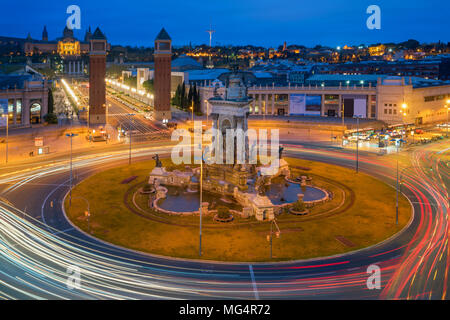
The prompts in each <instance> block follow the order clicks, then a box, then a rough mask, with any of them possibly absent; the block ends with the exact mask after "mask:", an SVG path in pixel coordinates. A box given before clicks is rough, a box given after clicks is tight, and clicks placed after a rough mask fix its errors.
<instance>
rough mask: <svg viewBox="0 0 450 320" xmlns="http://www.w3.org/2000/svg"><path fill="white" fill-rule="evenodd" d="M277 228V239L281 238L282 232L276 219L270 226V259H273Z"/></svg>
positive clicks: (268, 238) (268, 237)
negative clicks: (274, 236) (274, 238)
mask: <svg viewBox="0 0 450 320" xmlns="http://www.w3.org/2000/svg"><path fill="white" fill-rule="evenodd" d="M274 225H275V227H276V228H277V230H278V231H277V232H276V233H275V235H276V237H277V239H278V238H280V235H281V231H280V228H279V227H278V224H277V220H276V219H275V218H274V219H273V220H272V222H271V224H270V234H269V235H268V236H267V240H268V241H269V242H270V259H272V239H273V226H274Z"/></svg>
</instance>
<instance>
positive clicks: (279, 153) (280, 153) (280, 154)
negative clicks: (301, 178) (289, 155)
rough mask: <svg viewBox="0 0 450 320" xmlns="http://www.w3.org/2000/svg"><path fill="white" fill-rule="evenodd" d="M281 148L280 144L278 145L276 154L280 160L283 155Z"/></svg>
mask: <svg viewBox="0 0 450 320" xmlns="http://www.w3.org/2000/svg"><path fill="white" fill-rule="evenodd" d="M283 150H284V148H283V147H282V146H280V148H279V149H278V156H279V159H280V160H281V158H282V157H283Z"/></svg>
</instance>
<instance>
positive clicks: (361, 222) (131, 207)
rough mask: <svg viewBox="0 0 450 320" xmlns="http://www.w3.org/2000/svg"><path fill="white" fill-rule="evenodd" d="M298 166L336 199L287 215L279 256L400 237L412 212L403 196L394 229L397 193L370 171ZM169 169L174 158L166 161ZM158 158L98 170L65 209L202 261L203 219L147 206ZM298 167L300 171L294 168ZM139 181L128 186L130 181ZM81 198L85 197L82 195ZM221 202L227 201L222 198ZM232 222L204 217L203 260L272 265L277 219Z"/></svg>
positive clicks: (99, 233) (114, 236)
mask: <svg viewBox="0 0 450 320" xmlns="http://www.w3.org/2000/svg"><path fill="white" fill-rule="evenodd" d="M286 160H287V161H288V163H289V165H290V166H291V167H299V168H310V169H311V170H310V171H308V172H306V174H307V175H309V176H312V177H313V184H314V185H315V186H317V187H320V188H323V189H326V190H328V191H330V192H331V193H332V194H333V198H332V200H331V201H328V202H325V203H323V204H320V205H317V206H315V207H313V208H311V209H310V213H309V214H308V215H306V216H294V215H291V214H288V213H282V214H281V215H279V216H278V217H277V222H278V225H279V227H280V229H281V235H280V237H279V238H276V237H275V236H274V239H273V259H272V260H271V261H286V260H296V259H309V258H315V257H323V256H330V255H335V254H341V253H345V252H348V251H352V250H357V249H360V248H364V247H368V246H371V245H374V244H376V243H379V242H381V241H383V240H385V239H387V238H389V237H390V236H392V235H394V234H395V233H397V232H399V231H400V230H401V229H402V228H403V227H404V226H405V225H406V224H407V223H408V221H409V220H410V217H411V214H412V209H411V206H410V204H409V202H408V201H407V199H406V198H405V197H404V196H403V195H400V197H399V212H400V214H399V224H398V226H397V225H395V190H394V189H393V188H391V187H389V186H388V185H386V184H385V183H383V182H381V181H379V180H377V179H375V178H373V177H371V176H369V175H366V174H364V173H359V174H355V172H354V170H350V169H347V168H343V167H338V166H335V165H330V164H325V163H320V162H313V161H306V160H300V159H293V158H287V159H286ZM162 162H163V166H170V165H171V163H170V160H163V161H162ZM153 167H154V161H144V162H139V163H135V164H132V165H131V166H128V165H127V166H122V167H117V168H114V169H109V170H106V171H103V172H100V173H97V174H95V175H93V176H91V177H89V178H87V179H85V180H84V181H82V182H81V183H80V184H78V185H77V186H75V187H74V189H73V191H72V196H73V200H72V206H71V207H69V203H68V197H67V198H66V202H65V204H64V206H65V210H66V214H67V216H68V218H69V219H70V220H71V221H72V222H73V223H74V224H75V225H76V226H78V227H79V228H80V229H82V230H84V231H86V232H87V230H88V223H87V220H86V217H85V214H84V212H85V211H86V202H85V201H84V200H82V199H80V198H79V197H83V198H86V199H87V200H88V201H89V203H90V212H91V216H90V231H91V235H92V236H94V237H97V238H99V239H102V240H104V241H107V242H110V243H113V244H116V245H119V246H123V247H126V248H130V249H133V250H138V251H143V252H148V253H153V254H158V255H164V256H171V257H177V258H188V259H199V255H198V244H199V228H198V224H199V217H198V215H193V216H185V217H180V216H169V215H166V214H164V213H160V212H156V211H154V210H153V209H151V208H149V206H148V195H141V194H140V193H139V192H138V190H139V188H140V187H142V186H143V185H144V183H146V182H147V180H148V176H149V173H150V171H151V170H152V169H153ZM294 170H296V169H294ZM133 176H137V178H136V179H135V180H133V181H131V182H129V183H122V182H123V181H124V180H126V179H128V178H130V177H133ZM77 197H78V198H77ZM219 197H220V196H219ZM234 218H235V219H234V220H233V221H232V222H230V223H220V222H215V221H213V218H212V216H206V217H203V226H204V228H203V237H202V238H203V240H202V247H203V255H202V257H201V259H205V260H217V261H230V262H231V261H234V262H262V261H269V260H270V244H269V242H268V241H267V235H268V234H269V232H270V222H268V221H265V222H259V221H256V219H255V218H254V217H251V218H248V219H243V218H241V217H239V216H236V215H235V216H234Z"/></svg>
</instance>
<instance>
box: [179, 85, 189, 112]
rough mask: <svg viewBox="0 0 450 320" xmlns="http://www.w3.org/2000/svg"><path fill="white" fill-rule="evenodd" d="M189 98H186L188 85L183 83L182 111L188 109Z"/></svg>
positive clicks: (181, 94)
mask: <svg viewBox="0 0 450 320" xmlns="http://www.w3.org/2000/svg"><path fill="white" fill-rule="evenodd" d="M187 104H188V102H187V97H186V84H185V83H184V82H183V84H182V85H181V92H180V107H181V109H184V110H185V109H186V107H187Z"/></svg>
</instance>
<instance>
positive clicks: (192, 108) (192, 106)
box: [191, 100, 194, 128]
mask: <svg viewBox="0 0 450 320" xmlns="http://www.w3.org/2000/svg"><path fill="white" fill-rule="evenodd" d="M191 111H192V112H191V113H192V128H194V100H192V105H191Z"/></svg>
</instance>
